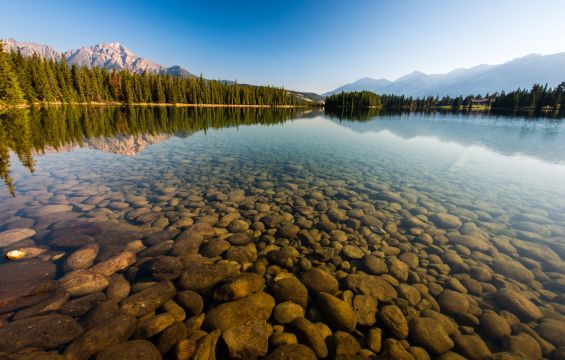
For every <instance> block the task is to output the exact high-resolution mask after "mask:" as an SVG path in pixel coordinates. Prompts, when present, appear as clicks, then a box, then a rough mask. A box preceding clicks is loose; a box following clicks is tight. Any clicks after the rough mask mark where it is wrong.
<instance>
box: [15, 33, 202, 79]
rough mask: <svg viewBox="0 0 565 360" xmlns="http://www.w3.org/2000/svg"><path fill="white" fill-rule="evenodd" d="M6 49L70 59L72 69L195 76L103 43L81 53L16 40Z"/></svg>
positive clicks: (119, 46)
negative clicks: (92, 68) (84, 67)
mask: <svg viewBox="0 0 565 360" xmlns="http://www.w3.org/2000/svg"><path fill="white" fill-rule="evenodd" d="M4 44H5V45H4V46H5V47H6V49H8V50H10V49H13V50H14V51H17V50H19V51H21V53H22V54H23V55H24V56H32V55H33V54H36V55H38V56H40V57H43V58H48V59H54V60H59V59H61V56H64V57H65V59H67V62H68V63H69V64H70V65H77V66H88V67H99V68H105V69H108V70H114V69H116V70H117V71H119V70H124V69H128V70H129V71H130V72H132V73H142V72H144V71H147V72H151V73H159V74H169V75H174V76H194V75H192V74H191V73H190V72H188V71H187V70H185V69H183V68H181V67H180V66H178V65H174V66H171V67H166V66H163V65H160V64H157V63H155V62H153V61H151V60H148V59H144V58H142V57H139V56H137V55H135V54H134V53H133V52H132V51H131V50H129V49H128V48H126V47H125V46H124V45H122V44H120V43H118V42H113V43H101V44H96V45H92V46H85V47H82V48H80V49H73V50H68V51H65V52H63V53H60V52H58V51H57V50H55V49H53V48H51V47H49V46H47V45H41V44H35V43H31V42H18V41H16V40H14V39H7V40H4Z"/></svg>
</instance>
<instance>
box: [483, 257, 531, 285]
mask: <svg viewBox="0 0 565 360" xmlns="http://www.w3.org/2000/svg"><path fill="white" fill-rule="evenodd" d="M492 268H493V270H494V271H496V272H497V273H500V274H502V275H504V276H507V277H509V278H512V279H514V280H518V281H520V282H524V283H527V282H530V281H532V280H534V274H533V273H532V272H531V271H530V270H528V269H527V268H526V267H525V266H524V265H522V264H520V263H519V262H517V261H514V260H510V259H503V258H496V259H494V262H493V264H492Z"/></svg>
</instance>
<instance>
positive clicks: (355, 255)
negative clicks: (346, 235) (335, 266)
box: [341, 245, 365, 260]
mask: <svg viewBox="0 0 565 360" xmlns="http://www.w3.org/2000/svg"><path fill="white" fill-rule="evenodd" d="M341 251H342V252H343V254H344V255H345V256H347V257H348V258H350V259H354V260H356V259H362V258H363V256H365V253H364V252H363V250H361V249H360V248H359V247H358V246H355V245H345V246H344V247H343V249H342V250H341Z"/></svg>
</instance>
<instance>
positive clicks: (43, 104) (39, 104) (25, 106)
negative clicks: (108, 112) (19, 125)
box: [0, 101, 320, 110]
mask: <svg viewBox="0 0 565 360" xmlns="http://www.w3.org/2000/svg"><path fill="white" fill-rule="evenodd" d="M67 105H72V106H160V107H202V108H214V107H218V108H219V107H226V108H288V109H290V108H308V107H319V106H320V105H316V106H312V105H257V104H247V105H243V104H183V103H177V104H173V103H129V104H128V103H123V102H119V101H115V102H89V103H86V102H80V103H79V102H59V101H55V102H34V103H32V104H17V105H8V106H1V105H0V110H5V109H28V108H31V107H49V106H67Z"/></svg>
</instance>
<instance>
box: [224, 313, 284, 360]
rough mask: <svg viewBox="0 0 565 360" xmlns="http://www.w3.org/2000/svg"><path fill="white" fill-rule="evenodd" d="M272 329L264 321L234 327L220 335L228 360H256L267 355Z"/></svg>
mask: <svg viewBox="0 0 565 360" xmlns="http://www.w3.org/2000/svg"><path fill="white" fill-rule="evenodd" d="M272 333H273V329H272V328H271V326H270V325H269V324H267V322H265V321H252V322H250V323H248V324H245V325H241V326H234V327H232V328H230V329H228V330H227V331H225V332H224V333H223V334H222V339H223V340H224V343H225V344H226V347H227V348H228V353H229V356H230V359H257V358H260V357H262V356H265V355H266V354H267V351H268V349H269V337H270V336H271V334H272Z"/></svg>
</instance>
